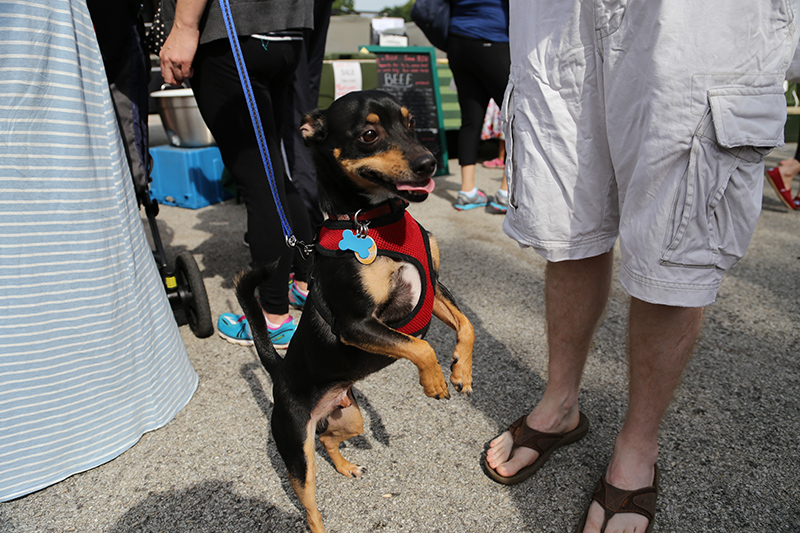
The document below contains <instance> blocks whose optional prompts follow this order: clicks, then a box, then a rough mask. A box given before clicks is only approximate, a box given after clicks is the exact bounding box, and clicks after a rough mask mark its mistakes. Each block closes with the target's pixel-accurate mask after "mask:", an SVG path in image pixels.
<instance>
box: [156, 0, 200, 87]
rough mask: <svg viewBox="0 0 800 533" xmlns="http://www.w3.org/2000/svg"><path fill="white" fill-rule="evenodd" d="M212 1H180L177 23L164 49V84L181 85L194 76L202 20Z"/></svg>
mask: <svg viewBox="0 0 800 533" xmlns="http://www.w3.org/2000/svg"><path fill="white" fill-rule="evenodd" d="M207 3H208V0H177V4H176V5H175V21H174V22H173V24H172V30H171V31H170V32H169V36H168V37H167V40H166V41H165V42H164V46H163V47H162V48H161V53H160V54H159V58H160V59H161V75H162V76H163V78H164V82H165V83H168V84H170V85H180V84H181V83H183V81H184V80H185V79H187V78H191V77H192V75H193V74H194V71H193V70H192V61H193V60H194V55H195V53H196V52H197V46H198V44H199V42H200V18H201V17H202V16H203V11H205V8H206V4H207Z"/></svg>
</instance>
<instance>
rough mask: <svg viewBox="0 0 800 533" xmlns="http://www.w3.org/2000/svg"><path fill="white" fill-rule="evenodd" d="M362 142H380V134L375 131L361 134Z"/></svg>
mask: <svg viewBox="0 0 800 533" xmlns="http://www.w3.org/2000/svg"><path fill="white" fill-rule="evenodd" d="M361 140H362V141H364V142H365V143H374V142H375V141H377V140H378V132H377V131H375V130H367V131H365V132H364V133H362V134H361Z"/></svg>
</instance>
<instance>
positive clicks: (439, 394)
mask: <svg viewBox="0 0 800 533" xmlns="http://www.w3.org/2000/svg"><path fill="white" fill-rule="evenodd" d="M419 384H420V385H422V389H423V390H424V391H425V395H426V396H430V397H431V398H436V399H437V400H449V399H450V391H448V390H447V382H446V381H445V380H444V374H442V369H441V368H439V365H435V366H433V367H432V368H431V369H430V370H428V371H425V372H423V371H421V370H420V373H419Z"/></svg>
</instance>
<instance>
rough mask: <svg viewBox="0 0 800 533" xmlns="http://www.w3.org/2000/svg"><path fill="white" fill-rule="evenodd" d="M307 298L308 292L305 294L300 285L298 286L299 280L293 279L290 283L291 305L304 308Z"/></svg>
mask: <svg viewBox="0 0 800 533" xmlns="http://www.w3.org/2000/svg"><path fill="white" fill-rule="evenodd" d="M306 298H308V293H307V292H306V293H305V294H304V293H303V291H302V290H300V287H298V286H297V282H296V281H294V280H292V283H291V284H290V285H289V305H291V306H292V307H296V308H297V309H302V308H303V306H304V305H306Z"/></svg>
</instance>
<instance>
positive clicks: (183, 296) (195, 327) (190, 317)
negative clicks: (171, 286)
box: [175, 251, 214, 339]
mask: <svg viewBox="0 0 800 533" xmlns="http://www.w3.org/2000/svg"><path fill="white" fill-rule="evenodd" d="M175 278H176V282H177V284H178V287H177V290H178V293H179V294H180V300H181V304H182V307H183V311H184V313H185V314H186V321H187V322H188V324H189V327H190V328H191V329H192V333H194V335H195V337H198V338H200V339H204V338H206V337H210V336H211V335H212V334H213V333H214V323H213V322H212V320H211V307H210V306H209V305H208V295H207V294H206V286H205V284H204V283H203V278H202V276H201V275H200V269H199V268H198V267H197V262H196V261H195V260H194V257H193V256H192V254H191V253H189V252H186V251H184V252H181V253H180V254H178V257H176V258H175Z"/></svg>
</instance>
